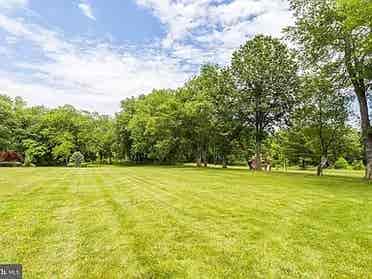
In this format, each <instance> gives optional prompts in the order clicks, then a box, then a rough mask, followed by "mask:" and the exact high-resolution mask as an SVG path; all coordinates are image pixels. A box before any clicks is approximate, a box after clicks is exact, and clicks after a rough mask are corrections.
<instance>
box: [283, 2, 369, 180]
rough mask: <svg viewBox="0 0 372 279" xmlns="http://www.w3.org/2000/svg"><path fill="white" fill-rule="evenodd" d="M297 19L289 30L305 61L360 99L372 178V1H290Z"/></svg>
mask: <svg viewBox="0 0 372 279" xmlns="http://www.w3.org/2000/svg"><path fill="white" fill-rule="evenodd" d="M289 2H290V6H291V8H292V10H293V11H294V16H295V18H296V22H295V26H294V27H291V28H289V29H288V33H289V35H290V37H291V38H292V39H293V40H294V41H295V42H296V43H297V45H298V47H299V48H300V50H301V51H302V54H303V57H304V58H305V59H304V61H307V62H308V63H309V64H311V66H313V65H317V66H322V67H325V68H328V69H332V72H333V74H334V82H339V83H340V84H342V85H343V86H344V87H345V88H349V87H351V88H352V89H353V91H354V93H355V96H356V97H357V99H358V102H359V107H360V120H361V127H362V134H363V138H364V144H365V150H366V152H365V157H366V162H367V166H368V167H367V172H366V176H367V177H368V178H371V176H372V131H371V123H370V116H369V110H368V92H369V90H371V79H372V70H371V69H372V33H371V29H372V2H371V1H370V0H290V1H289Z"/></svg>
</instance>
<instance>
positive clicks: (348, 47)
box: [345, 38, 372, 180]
mask: <svg viewBox="0 0 372 279" xmlns="http://www.w3.org/2000/svg"><path fill="white" fill-rule="evenodd" d="M353 62H354V63H353ZM358 62H359V61H358V60H357V59H355V57H353V48H352V44H351V39H350V38H346V39H345V65H346V69H347V72H348V74H349V77H350V79H351V83H352V84H353V87H354V91H355V94H356V95H357V98H358V102H359V109H360V120H361V126H362V135H363V142H364V147H365V160H366V174H365V176H366V178H367V179H368V180H370V179H371V178H372V133H371V131H370V129H371V123H370V119H369V113H368V102H367V87H366V85H365V82H364V79H363V78H361V77H360V76H358V71H357V65H359V63H358Z"/></svg>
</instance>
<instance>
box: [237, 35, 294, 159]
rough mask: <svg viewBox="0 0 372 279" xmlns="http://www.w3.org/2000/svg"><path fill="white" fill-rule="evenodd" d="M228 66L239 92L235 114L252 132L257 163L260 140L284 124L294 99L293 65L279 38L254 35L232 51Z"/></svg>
mask: <svg viewBox="0 0 372 279" xmlns="http://www.w3.org/2000/svg"><path fill="white" fill-rule="evenodd" d="M231 68H232V73H233V78H234V79H235V83H236V88H237V90H238V92H239V94H238V101H237V102H236V105H237V106H238V107H237V109H238V113H237V115H238V117H239V118H240V121H241V123H242V124H243V125H246V126H247V127H248V128H250V130H252V131H253V133H254V137H255V144H256V152H255V153H256V157H257V159H258V162H260V158H261V153H262V151H261V143H262V141H263V140H264V139H265V137H266V136H267V134H268V133H270V132H273V131H274V128H275V127H280V126H283V125H285V124H287V121H288V119H289V116H290V114H291V112H292V109H293V106H294V104H295V102H296V95H297V93H298V90H297V89H298V75H297V64H296V62H295V59H294V56H293V54H292V53H291V52H290V51H289V50H288V49H287V47H286V46H285V45H284V44H282V43H281V42H280V41H279V40H277V39H273V38H271V37H265V36H256V37H255V38H253V39H252V40H250V41H248V42H247V43H246V44H245V45H243V46H242V47H241V48H240V49H239V50H237V51H236V52H235V53H234V54H233V58H232V65H231Z"/></svg>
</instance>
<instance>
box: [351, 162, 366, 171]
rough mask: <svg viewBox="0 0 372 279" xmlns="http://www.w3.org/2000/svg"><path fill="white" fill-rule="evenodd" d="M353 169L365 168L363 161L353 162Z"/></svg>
mask: <svg viewBox="0 0 372 279" xmlns="http://www.w3.org/2000/svg"><path fill="white" fill-rule="evenodd" d="M353 170H364V164H363V161H355V162H353Z"/></svg>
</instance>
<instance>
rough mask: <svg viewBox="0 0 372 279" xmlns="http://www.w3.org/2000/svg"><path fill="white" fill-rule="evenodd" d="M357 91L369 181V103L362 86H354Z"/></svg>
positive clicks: (371, 146) (371, 135)
mask: <svg viewBox="0 0 372 279" xmlns="http://www.w3.org/2000/svg"><path fill="white" fill-rule="evenodd" d="M354 87H355V91H356V93H357V97H358V102H359V108H360V119H361V126H362V135H363V142H364V146H365V160H366V173H365V176H366V178H367V179H368V180H370V179H371V178H372V133H371V132H372V131H371V123H370V119H369V114H368V103H367V97H366V93H365V90H363V88H361V87H360V86H357V85H356V84H354Z"/></svg>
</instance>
